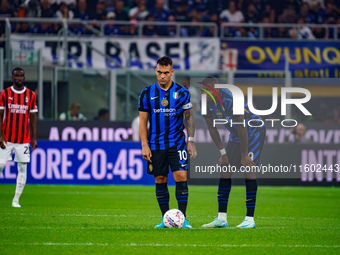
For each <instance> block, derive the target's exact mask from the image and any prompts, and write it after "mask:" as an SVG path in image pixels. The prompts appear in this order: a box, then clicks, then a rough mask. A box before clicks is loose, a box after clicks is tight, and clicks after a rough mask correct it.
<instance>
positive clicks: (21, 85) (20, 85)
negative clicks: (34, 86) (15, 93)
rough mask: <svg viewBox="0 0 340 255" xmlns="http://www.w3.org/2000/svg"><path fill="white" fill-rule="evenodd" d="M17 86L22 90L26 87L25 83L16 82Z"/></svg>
mask: <svg viewBox="0 0 340 255" xmlns="http://www.w3.org/2000/svg"><path fill="white" fill-rule="evenodd" d="M14 84H15V86H17V87H18V88H21V87H23V86H24V82H21V83H20V82H14Z"/></svg>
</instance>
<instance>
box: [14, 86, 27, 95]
mask: <svg viewBox="0 0 340 255" xmlns="http://www.w3.org/2000/svg"><path fill="white" fill-rule="evenodd" d="M11 90H13V92H15V93H17V94H21V93H24V92H25V91H26V87H24V89H23V90H16V89H15V88H14V87H13V86H12V87H11Z"/></svg>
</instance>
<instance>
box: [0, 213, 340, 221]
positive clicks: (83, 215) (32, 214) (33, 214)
mask: <svg viewBox="0 0 340 255" xmlns="http://www.w3.org/2000/svg"><path fill="white" fill-rule="evenodd" d="M0 215H21V216H45V217H46V216H60V217H141V216H145V214H139V215H135V214H131V215H125V214H42V213H10V212H8V213H1V212H0ZM148 216H149V217H150V218H152V217H159V215H148ZM203 217H206V218H212V216H211V215H206V216H202V215H189V216H188V218H203ZM228 218H232V219H233V218H235V219H239V218H244V216H228ZM255 219H283V220H338V221H340V218H308V217H279V216H275V217H266V216H257V217H255Z"/></svg>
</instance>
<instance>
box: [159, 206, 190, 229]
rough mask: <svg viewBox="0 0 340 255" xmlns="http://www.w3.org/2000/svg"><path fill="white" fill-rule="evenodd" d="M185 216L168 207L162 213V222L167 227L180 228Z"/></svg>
mask: <svg viewBox="0 0 340 255" xmlns="http://www.w3.org/2000/svg"><path fill="white" fill-rule="evenodd" d="M184 221H185V216H184V214H183V213H182V212H181V211H180V210H178V209H170V210H169V211H167V212H166V213H165V214H164V217H163V222H164V225H165V226H166V227H167V228H181V227H183V225H184Z"/></svg>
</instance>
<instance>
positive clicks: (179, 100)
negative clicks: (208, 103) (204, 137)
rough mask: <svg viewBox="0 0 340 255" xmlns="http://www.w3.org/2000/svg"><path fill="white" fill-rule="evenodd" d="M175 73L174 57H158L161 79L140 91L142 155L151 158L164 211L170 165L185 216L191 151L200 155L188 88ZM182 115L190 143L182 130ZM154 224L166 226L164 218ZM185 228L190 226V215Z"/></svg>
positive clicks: (157, 226) (150, 170) (179, 203)
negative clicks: (173, 78)
mask: <svg viewBox="0 0 340 255" xmlns="http://www.w3.org/2000/svg"><path fill="white" fill-rule="evenodd" d="M173 74H174V69H173V64H172V60H171V58H169V57H166V56H164V57H161V58H159V59H158V60H157V66H156V75H157V80H158V82H156V83H154V84H152V85H151V86H149V87H146V88H144V89H143V91H142V92H141V94H140V98H139V118H140V122H139V133H140V137H141V142H142V154H143V158H144V159H145V160H147V161H148V170H147V171H148V174H151V175H154V177H155V182H156V197H157V201H158V204H159V207H160V209H161V211H162V214H163V215H164V214H165V212H166V211H168V210H169V198H170V196H169V191H168V186H167V181H168V174H169V166H170V168H171V171H172V173H173V176H174V179H175V181H176V199H177V202H178V209H179V210H180V211H182V212H183V214H184V215H185V216H186V208H187V203H188V184H187V172H188V163H189V162H188V154H190V157H191V158H195V157H196V155H197V152H196V148H195V144H194V134H195V125H194V114H193V110H192V104H191V102H190V92H189V90H188V89H187V88H186V87H184V86H181V85H179V84H176V83H175V82H173V81H172V80H171V76H172V75H173ZM183 115H184V116H185V122H186V128H187V133H188V144H186V141H185V135H184V132H183V130H184V123H183V122H184V121H183ZM148 121H149V130H148V128H147V126H148V125H147V124H148ZM155 228H165V226H164V223H163V221H162V222H161V223H160V224H158V225H156V226H155ZM182 228H191V226H190V224H189V222H188V220H187V218H186V219H185V223H184V226H183V227H182Z"/></svg>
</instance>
